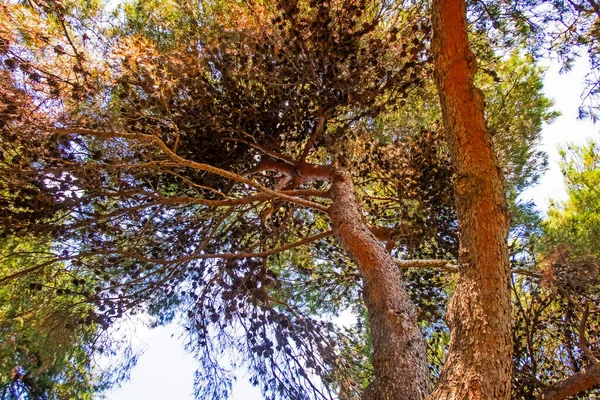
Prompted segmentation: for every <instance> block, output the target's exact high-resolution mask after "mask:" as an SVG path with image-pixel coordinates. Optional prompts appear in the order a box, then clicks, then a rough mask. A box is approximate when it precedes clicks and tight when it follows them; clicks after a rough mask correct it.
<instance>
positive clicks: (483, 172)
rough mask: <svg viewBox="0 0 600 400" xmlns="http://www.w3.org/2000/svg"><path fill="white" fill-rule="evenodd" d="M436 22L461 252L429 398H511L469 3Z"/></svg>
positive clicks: (498, 227) (505, 312) (501, 264)
mask: <svg viewBox="0 0 600 400" xmlns="http://www.w3.org/2000/svg"><path fill="white" fill-rule="evenodd" d="M432 23H433V41H432V51H433V55H434V63H435V71H436V84H437V88H438V92H439V96H440V101H441V105H442V114H443V122H444V127H445V130H446V134H447V139H448V143H449V146H450V150H451V155H452V160H453V165H454V169H455V173H456V183H455V188H454V190H455V196H456V209H457V215H458V222H459V237H460V254H459V275H458V283H457V288H456V293H455V295H454V297H453V298H452V301H451V303H450V305H449V306H448V314H447V319H448V325H449V327H450V329H451V332H452V339H451V341H450V349H449V352H448V355H447V357H446V363H445V365H444V369H443V371H442V375H441V377H440V381H439V383H438V386H437V388H436V390H435V391H434V393H433V394H432V395H431V397H430V399H494V400H499V399H508V398H509V397H510V388H511V372H512V336H511V321H510V288H509V265H508V248H507V243H506V240H507V236H508V227H509V215H508V208H507V206H506V198H505V193H504V182H503V176H502V171H501V170H500V167H499V166H498V161H497V158H496V156H495V154H494V151H493V149H492V143H491V137H490V134H489V132H488V130H487V127H486V122H485V117H484V100H483V94H482V93H481V91H480V90H479V89H477V88H476V87H475V85H474V83H473V77H474V74H475V71H476V69H477V62H476V60H475V56H474V55H473V52H472V51H471V49H470V47H469V41H468V36H467V21H466V6H465V2H464V0H433V4H432Z"/></svg>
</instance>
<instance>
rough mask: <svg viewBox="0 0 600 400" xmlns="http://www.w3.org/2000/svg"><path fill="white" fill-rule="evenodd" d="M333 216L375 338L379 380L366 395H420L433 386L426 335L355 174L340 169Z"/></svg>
mask: <svg viewBox="0 0 600 400" xmlns="http://www.w3.org/2000/svg"><path fill="white" fill-rule="evenodd" d="M334 175H335V177H334V178H333V182H332V186H331V190H330V194H331V198H332V200H333V204H332V206H331V208H330V211H329V215H330V217H331V221H332V224H333V230H334V233H335V235H336V237H337V239H338V240H339V242H340V243H341V244H342V246H343V247H344V248H345V249H346V250H347V251H348V252H349V253H350V254H351V255H352V256H353V257H354V259H355V260H356V263H357V264H358V268H359V270H360V273H361V276H362V281H363V295H364V301H365V304H366V306H367V309H368V311H369V322H370V326H371V335H372V338H373V368H374V378H373V382H372V383H371V384H370V385H369V387H368V388H367V389H366V390H365V392H364V394H363V399H364V400H367V399H368V400H419V399H424V398H425V397H426V396H427V395H428V394H429V392H430V391H431V389H430V387H431V383H430V380H429V370H428V365H427V354H426V350H425V340H424V338H423V335H422V333H421V331H420V329H419V326H418V324H417V320H416V315H415V306H414V304H413V303H412V301H411V300H410V299H409V297H408V294H407V292H406V289H405V287H404V284H403V282H402V279H401V276H400V273H399V270H398V267H397V266H396V265H395V262H394V259H393V258H392V257H391V255H390V254H389V253H388V252H387V251H386V250H385V249H384V247H383V246H382V244H381V243H380V242H379V241H378V240H377V238H376V237H375V236H374V235H373V233H371V231H370V230H369V228H368V227H367V226H366V224H365V223H364V221H363V216H362V213H361V208H360V202H359V200H358V198H357V196H356V193H355V190H354V185H353V184H352V178H351V177H350V174H349V173H348V172H346V171H343V170H338V171H336V173H335V174H334Z"/></svg>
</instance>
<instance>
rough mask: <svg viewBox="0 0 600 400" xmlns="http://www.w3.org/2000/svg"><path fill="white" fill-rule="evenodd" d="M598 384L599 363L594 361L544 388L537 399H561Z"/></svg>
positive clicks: (599, 383)
mask: <svg viewBox="0 0 600 400" xmlns="http://www.w3.org/2000/svg"><path fill="white" fill-rule="evenodd" d="M597 385H600V364H598V363H594V364H592V365H590V366H589V367H587V368H584V369H582V370H581V371H579V372H577V373H576V374H573V375H571V376H569V377H568V378H566V379H564V380H563V381H560V382H559V383H557V384H556V385H553V386H551V387H549V388H547V389H546V390H544V391H543V392H542V393H541V394H540V395H539V396H538V397H537V398H538V400H562V399H566V398H568V397H571V396H574V395H576V394H578V393H583V392H586V391H588V390H590V389H592V388H593V387H594V386H597Z"/></svg>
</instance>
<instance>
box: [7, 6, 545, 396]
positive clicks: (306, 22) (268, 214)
mask: <svg viewBox="0 0 600 400" xmlns="http://www.w3.org/2000/svg"><path fill="white" fill-rule="evenodd" d="M447 11H452V13H448V12H447ZM465 13H466V10H465V8H464V7H463V5H462V3H461V2H453V3H444V2H439V3H435V4H434V9H433V15H434V17H435V18H434V19H433V23H434V28H435V29H434V33H435V35H434V41H433V47H432V50H431V51H432V52H433V54H434V55H436V57H434V60H435V63H434V65H437V68H436V70H437V77H438V79H437V83H438V91H439V94H440V99H441V103H442V114H443V122H444V126H445V131H446V134H447V137H448V142H449V146H446V144H445V143H444V139H443V138H442V136H441V130H440V129H439V123H438V122H436V120H438V119H439V117H440V110H439V106H438V104H437V102H436V101H435V100H434V96H433V93H434V91H433V90H432V87H431V86H432V84H431V81H430V79H429V78H430V77H431V69H432V59H431V57H430V51H429V48H428V46H429V32H430V30H431V28H430V22H429V17H428V12H427V10H426V8H425V6H424V5H421V4H418V3H414V4H413V3H411V4H392V3H389V2H376V1H373V2H371V1H362V0H360V1H359V0H357V1H344V2H342V1H331V2H323V3H319V2H312V1H310V2H303V1H302V2H284V1H276V2H272V3H263V2H258V1H257V2H211V3H202V4H197V3H196V2H193V1H189V2H187V1H184V2H180V3H178V4H174V3H170V2H169V3H167V2H165V3H162V2H158V3H156V4H154V3H147V2H133V3H128V4H126V5H125V6H124V7H123V9H122V11H116V13H115V15H114V16H113V17H112V19H111V20H110V23H108V22H107V21H105V20H104V18H105V14H103V13H102V11H101V10H100V9H99V8H98V7H95V6H94V4H92V3H87V2H83V3H81V4H80V3H77V2H73V3H68V4H62V3H61V2H57V1H51V2H40V3H31V4H26V5H7V6H5V7H4V9H3V14H2V20H1V21H2V25H0V28H1V31H0V32H1V33H2V37H3V38H4V41H3V42H2V43H3V46H2V62H3V65H4V67H3V68H4V70H3V74H2V76H1V77H2V86H1V88H2V94H3V96H2V101H3V103H2V108H1V109H0V112H1V115H0V117H1V122H2V125H1V128H2V143H3V148H2V160H1V161H2V162H1V168H2V178H1V179H2V180H1V182H2V187H1V190H0V193H1V195H2V202H1V203H0V205H1V211H0V218H1V219H2V222H3V223H2V229H3V230H2V235H3V237H6V238H10V239H13V238H20V237H24V236H29V237H31V235H36V236H41V235H48V237H49V240H50V241H51V243H52V245H51V246H52V247H51V251H52V255H53V260H52V261H53V262H51V263H49V262H37V263H35V264H33V265H31V266H28V267H25V268H20V269H19V270H18V271H14V272H10V273H7V274H4V275H3V276H2V277H1V278H0V283H2V284H4V285H7V284H11V283H12V282H14V281H17V280H23V279H29V278H30V277H39V276H43V274H44V273H45V272H46V271H47V270H48V269H49V268H50V267H51V266H56V265H64V267H62V268H58V270H59V271H61V270H62V272H63V273H65V274H67V275H68V274H74V275H75V276H77V279H78V282H79V286H80V287H81V290H80V291H79V292H77V293H76V294H74V295H73V296H71V297H69V299H70V301H73V302H79V303H86V304H89V305H90V306H91V307H92V310H93V311H92V314H91V318H92V319H93V320H94V321H96V322H97V323H98V324H100V325H101V326H102V325H105V326H110V325H113V324H114V323H115V322H116V321H118V320H119V318H122V317H123V316H126V315H131V314H133V313H136V312H148V313H150V314H151V315H153V316H154V318H155V320H156V321H155V322H156V323H164V322H167V321H170V320H172V319H174V318H178V317H180V318H181V319H182V320H183V323H184V324H185V326H186V328H187V329H188V331H189V348H190V350H191V351H194V352H195V353H196V354H197V355H198V358H199V360H200V361H201V363H202V366H203V368H202V369H201V370H199V372H198V379H199V381H200V382H201V383H203V384H204V385H199V386H198V392H197V395H198V396H199V397H202V396H204V397H206V398H221V397H225V396H226V395H227V391H228V387H229V382H230V379H231V375H230V372H229V371H228V370H226V369H225V368H223V365H222V361H223V360H220V359H219V358H220V354H221V349H223V348H228V349H235V350H237V351H238V352H239V353H240V354H242V357H241V359H240V360H239V361H240V362H242V363H243V364H244V366H246V367H248V368H249V369H250V370H251V371H252V374H253V375H252V378H251V379H252V381H253V382H254V383H255V384H260V385H261V387H262V389H263V391H264V392H265V393H266V395H268V396H271V397H286V398H311V397H316V398H331V397H335V396H341V397H345V398H353V397H358V396H362V397H363V398H366V399H369V398H372V399H391V398H411V399H412V398H414V399H421V398H425V397H426V396H428V395H429V393H430V392H431V389H432V384H431V380H430V372H429V368H428V366H429V365H428V362H427V353H426V349H427V345H426V340H425V339H427V340H429V342H430V343H434V344H436V346H437V348H435V349H433V348H432V347H433V345H432V347H431V348H430V355H432V354H434V353H436V352H437V354H441V355H442V357H443V355H444V345H445V342H444V339H443V338H444V337H447V330H446V329H445V327H444V326H443V322H442V321H441V319H442V317H443V315H444V312H443V308H444V306H445V301H446V300H447V299H448V297H449V296H450V293H451V292H452V290H453V287H452V280H453V278H452V277H451V273H452V272H456V271H457V270H458V274H459V275H458V276H459V277H458V284H457V286H456V294H455V296H454V301H453V308H451V310H450V312H449V315H450V316H451V321H452V324H451V327H452V329H453V331H452V333H453V339H452V343H451V345H450V350H449V353H448V354H447V355H446V359H448V360H451V361H450V362H448V363H446V364H445V370H444V372H443V373H442V376H441V378H440V383H439V384H438V387H437V390H436V391H435V392H434V394H433V395H431V396H432V397H431V398H451V397H450V396H451V395H450V393H452V392H453V391H457V393H456V394H457V395H458V396H459V397H460V396H463V397H464V396H468V395H471V394H472V395H473V396H482V398H483V397H484V396H492V397H494V398H505V397H507V396H508V395H509V387H510V371H511V368H512V365H511V345H510V343H511V337H510V313H509V309H510V308H509V295H510V292H509V286H508V284H509V270H508V252H507V248H506V236H507V234H508V219H507V217H506V209H507V206H506V202H505V200H503V199H504V195H505V193H504V188H503V184H502V172H501V169H500V168H501V165H503V166H504V167H505V173H506V174H507V175H509V176H510V174H511V173H512V174H513V176H514V171H515V169H517V168H522V167H523V165H525V164H526V163H528V162H529V161H530V160H532V158H535V155H534V154H531V153H530V152H528V151H522V150H523V148H519V147H518V146H514V147H513V148H511V147H510V146H506V147H504V148H503V149H504V152H503V153H502V154H503V155H504V162H505V163H504V164H500V163H499V162H498V161H497V160H496V159H495V156H494V155H493V152H492V150H491V141H492V139H491V137H490V135H489V134H488V129H487V128H486V124H485V121H484V114H483V99H482V96H481V94H480V92H479V90H477V89H476V88H475V87H474V84H473V79H474V73H475V63H474V60H475V59H474V56H473V55H472V54H471V53H470V50H469V45H468V40H467V26H466V19H465V18H466V17H465ZM447 17H450V18H452V19H453V20H456V21H458V22H459V24H458V25H453V24H451V23H448V21H446V20H445V18H447ZM445 37H446V38H449V37H454V38H456V39H457V40H456V41H454V43H456V44H457V45H460V46H461V49H462V51H461V53H460V54H459V56H466V57H467V60H466V62H465V60H463V59H460V60H454V59H453V57H456V56H457V54H454V53H452V52H450V53H448V52H447V51H446V50H447V49H451V47H446V46H443V45H442V42H443V40H444V38H445ZM479 41H480V42H481V43H483V46H484V47H485V43H487V38H485V37H480V38H479ZM103 60H105V61H103ZM488 61H489V64H490V65H509V64H502V61H501V60H497V59H490V60H488ZM524 64H527V62H524ZM449 65H450V66H452V68H451V70H450V71H448V70H447V67H448V66H449ZM447 72H451V73H452V74H451V75H447ZM510 73H511V71H508V72H507V75H508V74H510ZM533 74H534V75H535V73H533ZM449 77H450V78H451V79H448V78H449ZM481 79H484V78H481ZM518 82H526V80H519V81H518ZM536 82H537V83H539V79H538V80H537V81H536V80H535V79H533V80H532V81H531V82H530V83H529V84H525V86H526V87H530V90H523V92H522V93H521V94H519V95H518V96H519V99H525V100H527V101H523V102H519V103H518V102H515V104H522V105H523V107H525V108H524V109H523V112H522V113H520V115H522V116H523V118H521V119H519V120H516V121H517V123H516V124H512V122H511V121H506V124H504V125H502V124H496V125H493V121H494V118H493V117H492V114H490V115H489V117H490V119H491V120H492V126H495V127H498V129H497V130H498V135H500V134H501V132H506V136H505V137H508V136H509V135H510V134H513V136H515V137H518V138H521V137H523V138H525V142H527V143H533V142H535V137H536V135H537V134H539V125H540V121H542V120H544V119H548V118H550V116H549V114H547V113H548V111H547V109H548V107H549V106H550V104H549V103H548V102H547V101H544V99H543V98H540V96H539V91H540V87H539V85H538V86H537V87H536ZM453 90H454V91H453ZM513 95H515V94H514V93H509V94H508V95H506V93H498V97H501V96H507V97H508V98H509V97H510V96H513ZM521 96H522V97H521ZM491 98H492V99H494V100H495V101H500V100H499V98H497V97H494V91H493V90H491ZM457 99H466V101H468V102H472V103H473V107H472V108H471V110H475V111H476V113H475V114H472V115H470V114H469V115H468V116H464V115H463V114H464V113H465V110H464V109H454V105H455V104H456V100H457ZM532 104H533V105H535V107H530V106H531V105H532ZM525 109H533V110H537V111H534V112H532V113H526V112H525ZM417 111H418V112H417ZM466 112H467V113H469V110H466ZM504 118H505V119H506V117H504ZM496 121H497V120H496ZM523 122H526V123H523ZM471 123H472V124H473V126H474V127H476V128H477V129H471V127H469V129H467V127H466V125H467V124H471ZM461 124H462V125H461ZM519 126H524V127H526V128H523V129H520V128H515V127H519ZM511 127H512V128H515V129H511ZM536 130H537V131H536ZM515 132H521V133H517V134H515ZM471 136H472V138H473V139H472V140H473V142H472V143H477V144H478V147H477V148H468V147H465V145H464V143H465V141H464V139H465V138H468V137H471ZM459 139H460V140H459ZM475 139H476V140H475ZM512 142H513V140H506V141H504V142H503V141H502V140H498V143H499V146H502V143H512ZM524 147H525V148H528V146H524ZM513 149H519V150H516V151H513ZM475 150H477V151H475ZM480 150H481V151H480ZM473 154H477V155H478V157H479V156H480V155H485V157H480V159H476V160H475V161H481V163H482V164H481V165H476V164H473V163H471V161H472V160H474V158H473V157H471V156H472V155H473ZM516 154H518V156H514V157H513V156H512V155H516ZM449 156H450V157H451V158H452V160H453V164H454V169H455V172H456V173H457V175H456V176H457V178H456V181H457V183H456V185H455V186H456V190H455V195H454V196H453V195H452V184H453V180H454V178H453V170H452V169H451V168H449V166H448V157H449ZM473 178H476V180H477V183H479V182H482V183H484V185H483V186H482V190H481V191H480V192H479V191H478V190H477V189H478V188H476V187H475V184H473V183H472V182H470V180H472V179H473ZM512 185H513V186H512V187H515V188H516V187H517V185H518V184H517V183H514V184H512ZM465 189H467V190H466V191H465ZM454 198H456V200H457V208H456V212H457V216H458V226H459V228H460V239H461V248H462V249H463V251H462V252H461V253H460V255H459V254H457V253H458V251H457V250H458V246H457V217H456V214H455V210H454V206H453V201H454ZM490 201H491V203H490ZM490 204H491V205H490ZM481 212H483V213H481ZM488 216H489V217H490V218H491V217H494V218H495V219H491V220H494V221H496V219H497V221H496V222H497V223H494V224H489V223H487V224H486V223H482V221H481V219H482V218H483V219H486V218H487V217H488ZM489 244H493V246H494V247H493V248H491V247H489V246H490V245H489ZM465 249H468V254H467V252H465V251H464V250H465ZM15 255H17V254H15ZM457 257H458V262H459V266H458V267H456V266H455V265H452V264H453V262H454V260H455V259H456V258H457ZM55 263H56V264H55ZM399 267H401V268H402V269H399ZM405 268H411V269H413V271H410V272H406V273H404V272H401V271H402V270H403V269H405ZM428 269H433V271H429V270H428ZM415 270H416V271H415ZM423 271H424V272H423ZM441 271H446V272H448V274H447V275H450V276H446V275H444V274H443V273H442V272H441ZM432 281H433V283H432ZM60 282H63V281H60ZM64 282H70V280H65V281H64ZM490 282H491V284H490ZM471 283H473V284H476V285H477V286H476V288H480V289H481V291H479V290H475V291H472V292H470V291H469V290H471V288H470V287H469V284H471ZM59 289H60V290H64V289H65V288H63V287H60V286H58V287H57V286H53V287H51V288H50V291H52V293H55V292H56V291H58V290H59ZM423 293H424V294H426V296H423V297H420V296H419V294H423ZM361 298H362V299H363V300H364V305H365V306H366V313H365V315H366V317H364V320H366V322H367V323H366V324H364V323H363V322H365V321H363V318H359V324H358V326H357V327H356V329H354V330H349V331H343V330H341V329H339V328H337V327H336V326H334V325H333V324H331V323H330V322H328V321H327V320H326V319H325V318H323V316H324V315H334V314H336V313H339V312H340V311H342V310H344V309H346V308H348V307H350V306H352V305H354V306H355V307H359V308H360V299H361ZM489 299H497V300H498V302H497V303H495V302H490V301H489ZM415 303H416V305H415ZM357 304H358V306H357ZM467 304H472V306H471V307H470V306H466V305H467ZM359 315H362V313H361V312H359ZM478 321H485V322H486V324H488V323H489V326H490V329H486V330H481V329H479V327H478V325H477V322H478ZM361 324H362V325H361ZM365 325H366V326H365ZM421 328H422V329H421ZM365 336H366V337H368V338H369V339H370V342H365V341H364V340H363V339H364V337H365ZM471 340H473V341H477V344H478V346H477V347H476V348H474V347H473V346H470V345H469V341H471ZM493 340H499V341H500V342H501V343H502V346H501V347H500V349H501V350H502V351H501V352H500V353H499V354H496V348H497V345H496V344H497V343H495V342H493ZM370 348H372V357H371V358H370V360H369V357H368V356H369V355H370V354H368V353H366V351H368V350H369V349H370ZM474 350H475V351H474ZM365 354H367V356H365ZM484 357H485V359H484ZM455 360H456V361H455ZM489 360H496V361H497V362H498V364H497V365H493V366H492V365H491V364H490V363H489ZM235 361H236V360H234V362H235ZM369 361H370V362H369ZM484 361H485V362H484ZM432 364H434V365H433V366H434V372H435V368H437V367H436V366H435V363H432ZM363 365H364V366H365V368H363V369H362V370H361V369H360V368H359V366H363ZM371 366H372V369H370V367H371ZM498 366H499V367H498ZM492 368H493V371H492V370H491V369H492ZM464 369H468V370H469V371H470V374H465V375H464V376H459V373H460V372H461V371H463V370H464ZM433 375H434V378H437V376H435V373H434V374H433ZM317 378H318V379H317ZM367 384H368V386H366V385H367ZM468 385H470V386H468ZM365 386H366V387H365ZM466 386H468V387H466ZM459 389H460V390H463V389H466V390H467V391H468V393H462V394H460V393H461V392H460V391H459Z"/></svg>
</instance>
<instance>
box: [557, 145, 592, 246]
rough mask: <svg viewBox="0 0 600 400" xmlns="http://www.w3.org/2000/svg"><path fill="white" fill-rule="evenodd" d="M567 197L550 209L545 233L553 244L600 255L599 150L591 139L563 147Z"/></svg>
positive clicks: (563, 171)
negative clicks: (578, 144) (580, 143)
mask: <svg viewBox="0 0 600 400" xmlns="http://www.w3.org/2000/svg"><path fill="white" fill-rule="evenodd" d="M561 156H562V163H561V169H562V173H563V175H564V177H565V185H566V188H567V193H568V196H569V198H568V200H566V201H565V202H555V203H553V204H552V205H551V207H550V209H549V211H548V220H547V223H546V234H547V235H548V239H549V240H550V243H551V244H550V245H551V246H557V245H559V244H564V245H568V246H569V247H570V248H572V249H573V251H574V252H575V253H577V254H593V255H595V256H596V257H600V248H599V247H598V243H599V241H600V149H599V147H598V143H597V142H595V141H591V140H590V141H589V142H588V143H587V144H586V145H584V146H576V145H569V146H568V147H566V148H564V149H562V150H561Z"/></svg>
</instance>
